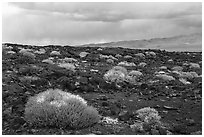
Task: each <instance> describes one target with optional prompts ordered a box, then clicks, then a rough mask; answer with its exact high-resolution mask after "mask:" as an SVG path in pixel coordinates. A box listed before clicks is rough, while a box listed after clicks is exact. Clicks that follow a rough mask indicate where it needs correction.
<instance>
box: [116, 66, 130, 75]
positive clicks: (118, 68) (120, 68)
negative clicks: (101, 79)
mask: <svg viewBox="0 0 204 137" xmlns="http://www.w3.org/2000/svg"><path fill="white" fill-rule="evenodd" d="M112 70H114V71H121V72H122V73H124V74H125V75H127V73H128V72H127V69H126V68H125V67H122V66H115V67H113V68H112Z"/></svg>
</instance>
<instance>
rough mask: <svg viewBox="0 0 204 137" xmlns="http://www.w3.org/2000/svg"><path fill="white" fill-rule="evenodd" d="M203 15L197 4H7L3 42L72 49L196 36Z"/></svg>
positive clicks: (3, 17) (3, 21)
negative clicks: (119, 42)
mask: <svg viewBox="0 0 204 137" xmlns="http://www.w3.org/2000/svg"><path fill="white" fill-rule="evenodd" d="M201 9H202V8H201V3H61V2H60V3H9V4H8V7H7V8H6V9H5V10H4V11H5V13H4V14H3V16H2V26H3V27H2V32H3V35H2V36H3V42H17V43H23V44H37V45H38V44H40V45H43V44H62V45H67V44H71V45H76V44H85V43H97V42H110V41H118V40H132V39H148V38H153V37H169V36H175V35H181V34H190V33H197V32H199V33H200V32H201V31H202V15H201Z"/></svg>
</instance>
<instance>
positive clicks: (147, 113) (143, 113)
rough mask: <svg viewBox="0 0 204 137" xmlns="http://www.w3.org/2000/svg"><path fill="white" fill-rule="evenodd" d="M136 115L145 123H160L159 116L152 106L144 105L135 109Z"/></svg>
mask: <svg viewBox="0 0 204 137" xmlns="http://www.w3.org/2000/svg"><path fill="white" fill-rule="evenodd" d="M136 113H137V117H138V118H140V119H141V121H142V122H145V123H147V124H157V123H160V119H161V117H160V116H159V113H158V111H156V110H155V109H154V108H150V107H145V108H142V109H139V110H137V111H136Z"/></svg>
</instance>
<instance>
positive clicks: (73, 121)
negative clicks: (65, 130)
mask: <svg viewBox="0 0 204 137" xmlns="http://www.w3.org/2000/svg"><path fill="white" fill-rule="evenodd" d="M25 120H26V121H27V122H28V123H29V124H31V125H33V126H37V127H38V126H56V127H72V128H83V127H88V126H91V125H93V124H94V123H97V122H98V121H99V115H98V112H97V110H96V109H95V108H93V107H91V106H88V105H87V102H86V101H85V100H84V99H83V98H81V97H80V96H78V95H74V94H71V93H67V92H64V91H61V90H59V89H55V90H53V89H49V90H47V91H45V92H42V93H39V94H38V95H36V96H34V97H31V98H30V99H29V100H28V102H27V104H26V108H25Z"/></svg>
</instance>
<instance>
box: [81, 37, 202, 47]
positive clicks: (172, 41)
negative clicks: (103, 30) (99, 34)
mask: <svg viewBox="0 0 204 137" xmlns="http://www.w3.org/2000/svg"><path fill="white" fill-rule="evenodd" d="M78 46H80V47H123V48H131V49H137V48H139V49H163V50H168V51H202V33H194V34H190V35H179V36H173V37H167V38H152V39H142V40H124V41H116V42H107V43H91V44H83V45H78Z"/></svg>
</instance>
